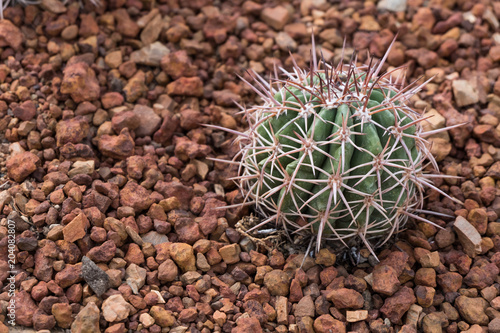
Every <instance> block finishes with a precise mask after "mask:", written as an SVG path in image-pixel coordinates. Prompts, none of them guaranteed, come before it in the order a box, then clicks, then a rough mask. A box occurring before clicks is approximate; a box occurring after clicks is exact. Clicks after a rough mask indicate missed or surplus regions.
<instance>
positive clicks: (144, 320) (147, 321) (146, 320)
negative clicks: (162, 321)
mask: <svg viewBox="0 0 500 333" xmlns="http://www.w3.org/2000/svg"><path fill="white" fill-rule="evenodd" d="M139 321H140V322H141V324H142V325H143V326H144V328H148V327H151V326H153V325H154V323H155V319H154V318H153V317H151V316H150V315H149V313H142V314H141V315H140V316H139Z"/></svg>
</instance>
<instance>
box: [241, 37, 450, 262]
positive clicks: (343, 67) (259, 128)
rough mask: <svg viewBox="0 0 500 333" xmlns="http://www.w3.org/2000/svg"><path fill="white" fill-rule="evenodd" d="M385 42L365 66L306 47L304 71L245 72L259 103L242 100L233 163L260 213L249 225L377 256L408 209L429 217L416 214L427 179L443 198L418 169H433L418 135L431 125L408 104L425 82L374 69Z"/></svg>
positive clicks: (248, 198) (246, 195)
mask: <svg viewBox="0 0 500 333" xmlns="http://www.w3.org/2000/svg"><path fill="white" fill-rule="evenodd" d="M393 43H394V41H393ZM393 43H392V44H391V46H392V45H393ZM344 49H345V48H344ZM313 50H314V38H313ZM389 50H390V47H389ZM389 50H388V51H387V53H386V54H385V56H384V57H383V58H382V59H381V60H380V61H378V62H376V61H375V60H374V59H371V60H370V63H369V64H368V65H362V66H357V65H356V63H357V61H356V57H355V56H353V57H351V61H350V62H349V63H346V64H344V63H343V61H342V59H343V58H344V54H343V53H342V57H341V58H342V59H341V60H340V63H339V64H338V65H336V66H334V65H333V64H328V63H327V62H326V61H324V60H323V57H321V60H320V61H318V59H317V57H316V54H315V53H314V52H313V54H312V60H311V65H310V69H309V70H303V69H301V68H299V67H298V66H297V64H296V63H295V62H294V68H293V71H292V72H288V71H285V70H283V69H282V71H283V72H284V74H285V76H286V78H285V79H279V78H278V77H277V75H276V73H275V76H276V77H275V78H273V79H271V80H270V82H267V81H266V80H264V79H263V78H262V77H260V76H258V75H257V74H256V73H251V75H252V77H253V79H254V81H255V85H254V86H252V88H253V89H254V91H255V92H256V93H257V94H258V95H259V96H260V97H261V99H262V101H263V104H262V105H256V106H254V107H252V108H242V110H243V111H242V112H243V113H244V115H245V117H246V119H247V121H248V125H249V128H248V130H247V131H246V132H244V133H237V134H238V135H239V137H238V139H237V143H238V144H239V146H240V153H239V156H237V157H236V158H235V160H234V161H233V163H238V164H239V176H238V177H236V178H235V181H236V182H237V184H238V186H239V187H240V188H241V190H242V191H243V194H244V203H243V204H255V207H256V209H257V211H258V212H259V213H260V214H261V215H262V216H263V217H264V219H263V221H262V222H261V223H259V224H258V225H256V226H255V228H259V227H261V226H263V225H265V224H267V223H270V222H275V223H277V224H278V225H281V226H282V227H283V228H284V229H285V230H286V231H287V232H288V233H289V234H300V235H302V236H310V238H311V240H312V241H313V242H316V247H315V248H316V251H318V250H319V249H320V247H321V243H322V241H324V240H332V241H337V242H340V244H343V245H345V246H348V247H350V246H352V245H353V244H354V243H353V240H354V239H361V240H362V241H363V242H364V244H365V245H366V246H367V247H368V248H369V249H370V251H371V252H372V254H374V252H373V250H372V247H378V246H381V245H382V244H384V243H385V242H387V240H389V239H390V237H391V235H393V234H394V233H395V232H397V231H398V230H400V228H401V227H402V225H404V223H405V222H406V220H407V219H408V217H413V218H415V219H418V220H424V221H426V222H429V223H431V224H433V223H432V222H430V221H428V220H426V219H424V218H422V217H421V216H419V215H418V214H419V213H429V212H427V211H423V210H422V206H423V202H424V190H425V188H426V187H430V188H433V189H435V190H437V191H439V192H440V193H441V194H443V195H445V196H447V195H446V194H445V193H443V192H442V191H441V190H440V189H439V188H437V187H435V186H434V185H433V182H432V178H433V177H436V176H437V175H433V174H428V173H426V172H424V169H425V167H426V164H427V163H430V164H431V165H432V166H433V167H434V169H436V170H438V166H437V164H436V161H435V160H434V158H433V156H432V154H431V152H430V144H429V142H428V141H426V140H425V136H426V135H429V134H433V133H435V131H434V132H432V133H430V132H425V133H424V132H423V131H422V126H421V122H422V121H424V120H425V119H426V118H424V117H423V116H422V115H421V114H420V113H418V112H416V111H414V110H412V109H411V108H410V107H409V106H408V105H407V101H408V100H409V98H410V97H411V96H413V95H414V94H416V93H417V92H419V91H420V90H421V89H422V87H423V86H424V85H425V84H426V83H427V82H424V83H423V84H420V85H419V84H418V83H417V82H413V83H412V84H410V85H408V86H406V87H403V85H402V82H404V81H405V80H404V76H402V75H403V74H401V73H402V72H403V71H398V72H399V73H400V74H399V75H400V76H399V77H397V78H394V75H395V71H393V72H392V73H385V74H382V75H379V73H380V72H381V69H382V66H383V64H384V62H385V59H386V58H387V55H388V53H389ZM275 72H276V71H275ZM247 83H248V82H247ZM441 130H447V128H445V129H441ZM438 131H439V130H438ZM238 159H239V160H240V161H239V162H236V161H237V160H238ZM424 161H425V163H424ZM453 200H455V199H453ZM455 201H456V200H455ZM249 231H251V230H249ZM374 255H375V254H374Z"/></svg>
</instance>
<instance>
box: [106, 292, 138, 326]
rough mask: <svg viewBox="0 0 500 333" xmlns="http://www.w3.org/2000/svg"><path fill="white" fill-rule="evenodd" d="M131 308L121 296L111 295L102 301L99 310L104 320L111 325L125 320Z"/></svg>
mask: <svg viewBox="0 0 500 333" xmlns="http://www.w3.org/2000/svg"><path fill="white" fill-rule="evenodd" d="M132 308H133V307H132V305H130V304H129V303H127V301H125V299H124V298H123V296H122V295H112V296H109V297H108V298H106V299H105V300H104V302H103V303H102V308H101V310H102V315H103V316H104V319H106V321H107V322H110V323H112V322H115V321H122V320H124V319H126V318H127V317H128V316H129V314H130V311H131V310H132Z"/></svg>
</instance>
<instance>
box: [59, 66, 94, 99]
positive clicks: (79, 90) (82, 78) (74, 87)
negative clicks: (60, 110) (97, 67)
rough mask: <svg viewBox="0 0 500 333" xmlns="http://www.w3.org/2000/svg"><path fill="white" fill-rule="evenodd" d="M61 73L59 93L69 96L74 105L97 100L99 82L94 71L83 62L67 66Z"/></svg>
mask: <svg viewBox="0 0 500 333" xmlns="http://www.w3.org/2000/svg"><path fill="white" fill-rule="evenodd" d="M63 73H64V78H63V81H62V83H61V93H63V94H70V95H71V98H72V99H73V100H74V101H75V102H76V103H80V102H83V101H95V100H97V99H98V98H99V96H100V87H99V82H98V81H97V78H96V75H95V72H94V70H93V69H92V68H90V67H89V65H87V64H86V63H85V62H76V63H73V64H69V65H67V66H66V68H65V69H64V71H63Z"/></svg>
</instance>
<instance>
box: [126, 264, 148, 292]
mask: <svg viewBox="0 0 500 333" xmlns="http://www.w3.org/2000/svg"><path fill="white" fill-rule="evenodd" d="M125 279H126V281H127V284H128V285H129V286H130V288H132V291H133V292H134V294H138V293H139V289H141V288H142V286H144V283H145V282H146V270H145V269H144V268H142V267H139V266H137V265H136V264H130V266H128V267H127V270H126V271H125Z"/></svg>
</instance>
